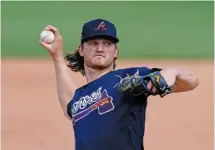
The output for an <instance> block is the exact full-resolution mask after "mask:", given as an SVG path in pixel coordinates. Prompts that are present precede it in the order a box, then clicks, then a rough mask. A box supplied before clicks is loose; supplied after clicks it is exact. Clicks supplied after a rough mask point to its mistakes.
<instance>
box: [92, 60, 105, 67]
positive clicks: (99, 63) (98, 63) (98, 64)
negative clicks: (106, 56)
mask: <svg viewBox="0 0 215 150" xmlns="http://www.w3.org/2000/svg"><path fill="white" fill-rule="evenodd" d="M91 64H92V66H93V68H99V69H104V68H106V67H108V64H107V63H106V62H105V61H102V60H97V61H93V62H92V63H91Z"/></svg>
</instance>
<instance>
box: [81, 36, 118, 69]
mask: <svg viewBox="0 0 215 150" xmlns="http://www.w3.org/2000/svg"><path fill="white" fill-rule="evenodd" d="M79 53H80V55H81V56H83V57H84V62H85V65H87V66H88V67H91V68H95V69H105V68H107V67H110V66H111V65H113V61H114V59H115V58H116V57H117V55H118V49H117V47H116V44H115V43H114V42H112V41H110V40H107V39H92V40H88V41H87V42H85V43H84V44H83V45H82V46H81V47H80V50H79Z"/></svg>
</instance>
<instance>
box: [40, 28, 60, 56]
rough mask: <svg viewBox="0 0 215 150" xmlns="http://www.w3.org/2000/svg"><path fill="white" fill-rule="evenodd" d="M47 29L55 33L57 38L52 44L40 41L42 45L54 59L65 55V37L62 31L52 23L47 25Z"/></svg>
mask: <svg viewBox="0 0 215 150" xmlns="http://www.w3.org/2000/svg"><path fill="white" fill-rule="evenodd" d="M45 30H49V31H52V32H53V33H54V36H55V40H54V42H53V43H51V44H47V43H45V42H43V41H40V45H41V46H43V47H44V48H45V49H46V50H47V51H48V52H49V54H50V55H51V57H52V58H53V59H57V58H59V57H63V38H62V36H61V35H60V32H59V31H58V29H57V28H56V27H54V26H52V25H48V26H46V27H45Z"/></svg>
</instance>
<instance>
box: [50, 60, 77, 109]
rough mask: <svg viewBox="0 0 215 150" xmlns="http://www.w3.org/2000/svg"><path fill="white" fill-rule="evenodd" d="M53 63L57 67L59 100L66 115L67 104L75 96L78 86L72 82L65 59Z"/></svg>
mask: <svg viewBox="0 0 215 150" xmlns="http://www.w3.org/2000/svg"><path fill="white" fill-rule="evenodd" d="M53 62H54V67H55V75H56V84H57V93H58V99H59V102H60V104H61V107H62V109H63V111H64V113H66V111H67V104H68V102H69V100H71V99H72V98H73V96H74V93H75V90H76V85H75V84H74V82H73V81H72V78H71V76H70V74H69V70H68V67H67V65H66V63H65V61H64V59H63V57H60V58H58V59H54V60H53Z"/></svg>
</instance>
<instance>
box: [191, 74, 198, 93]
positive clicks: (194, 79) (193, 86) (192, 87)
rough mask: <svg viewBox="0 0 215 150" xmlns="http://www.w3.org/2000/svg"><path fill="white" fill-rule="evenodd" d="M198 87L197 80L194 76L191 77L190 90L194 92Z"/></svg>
mask: <svg viewBox="0 0 215 150" xmlns="http://www.w3.org/2000/svg"><path fill="white" fill-rule="evenodd" d="M198 86H199V79H198V78H197V77H196V76H195V77H193V82H192V84H191V88H190V90H194V89H196V88H197V87H198Z"/></svg>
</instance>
